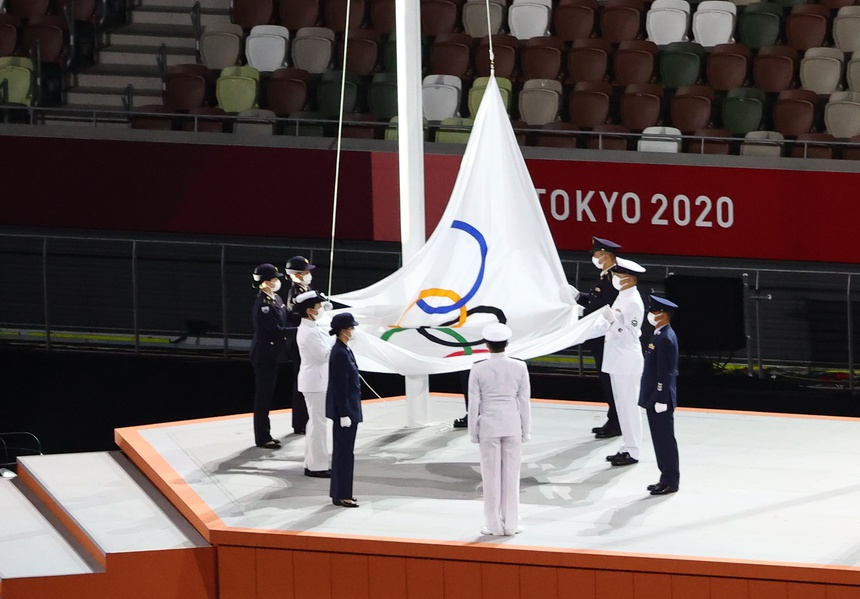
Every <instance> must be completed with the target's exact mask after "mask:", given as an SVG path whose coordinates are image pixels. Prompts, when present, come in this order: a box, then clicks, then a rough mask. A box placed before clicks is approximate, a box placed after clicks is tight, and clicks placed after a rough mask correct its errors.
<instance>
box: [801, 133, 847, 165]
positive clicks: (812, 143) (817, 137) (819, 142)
mask: <svg viewBox="0 0 860 599" xmlns="http://www.w3.org/2000/svg"><path fill="white" fill-rule="evenodd" d="M835 143H836V138H835V137H833V136H832V135H830V134H829V133H801V134H800V135H798V136H797V141H796V142H795V143H794V145H793V147H792V148H791V155H792V156H793V157H794V158H817V159H820V160H830V159H832V158H833V149H834V147H835Z"/></svg>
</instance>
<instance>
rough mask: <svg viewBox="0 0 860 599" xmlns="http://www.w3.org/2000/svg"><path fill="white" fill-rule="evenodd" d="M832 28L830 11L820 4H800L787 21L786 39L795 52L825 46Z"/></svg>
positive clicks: (793, 9)
mask: <svg viewBox="0 0 860 599" xmlns="http://www.w3.org/2000/svg"><path fill="white" fill-rule="evenodd" d="M829 26H830V11H829V10H828V9H827V8H826V7H824V6H822V5H820V4H798V5H797V6H795V7H794V8H792V9H791V13H790V14H789V15H788V18H787V19H786V21H785V38H786V41H787V43H788V45H789V46H791V47H792V48H794V49H795V50H801V51H803V50H808V49H809V48H818V47H821V46H823V45H824V41H825V40H826V39H827V30H828V27H829Z"/></svg>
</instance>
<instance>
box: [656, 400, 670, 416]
mask: <svg viewBox="0 0 860 599" xmlns="http://www.w3.org/2000/svg"><path fill="white" fill-rule="evenodd" d="M668 409H669V404H665V403H660V402H659V401H658V402H657V403H655V404H654V411H655V412H657V413H658V414H662V413H663V412H665V411H666V410H668Z"/></svg>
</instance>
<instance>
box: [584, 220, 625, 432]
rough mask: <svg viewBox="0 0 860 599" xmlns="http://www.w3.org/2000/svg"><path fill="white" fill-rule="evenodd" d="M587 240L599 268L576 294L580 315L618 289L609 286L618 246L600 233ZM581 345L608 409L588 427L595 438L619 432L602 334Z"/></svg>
mask: <svg viewBox="0 0 860 599" xmlns="http://www.w3.org/2000/svg"><path fill="white" fill-rule="evenodd" d="M591 242H592V247H591V262H592V263H593V264H594V266H596V267H597V268H599V269H600V278H599V279H598V280H597V283H595V285H594V286H593V287H592V288H591V289H590V290H589V291H583V292H580V294H579V297H577V298H576V301H577V303H579V305H580V306H582V307H583V308H584V310H583V312H582V315H583V316H588V315H589V314H591V313H592V312H595V311H597V310H599V309H600V308H602V307H603V306H611V305H612V302H614V301H615V298H616V297H618V290H616V289H615V287H613V286H612V274H611V273H610V271H611V270H612V267H613V266H615V257H616V256H617V255H618V250H620V249H621V246H620V245H618V244H617V243H614V242H612V241H609V240H608V239H601V238H600V237H592V238H591ZM582 347H584V348H585V349H587V350H588V351H590V352H591V355H592V356H594V367H595V368H596V369H597V376H598V377H599V378H600V386H601V388H602V389H603V398H604V399H605V400H606V403H607V404H609V410H608V411H607V412H606V423H605V424H604V425H603V426H598V427H595V428H593V429H591V432H592V433H594V436H595V437H597V438H598V439H609V438H610V437H617V436H619V435H620V434H621V425H620V424H618V411H617V410H616V408H615V398H614V396H613V395H612V381H611V380H610V378H609V374H607V373H605V372H603V338H601V337H598V338H597V339H589V340H588V341H585V342H584V343H583V344H582Z"/></svg>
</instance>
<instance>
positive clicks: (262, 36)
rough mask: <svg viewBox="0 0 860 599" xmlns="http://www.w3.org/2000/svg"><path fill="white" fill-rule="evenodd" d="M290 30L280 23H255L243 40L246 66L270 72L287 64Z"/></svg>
mask: <svg viewBox="0 0 860 599" xmlns="http://www.w3.org/2000/svg"><path fill="white" fill-rule="evenodd" d="M289 43H290V31H289V30H288V29H287V28H286V27H281V26H280V25H257V26H256V27H254V28H253V29H251V33H250V34H248V38H247V39H246V40H245V56H246V57H247V59H248V66H251V67H254V68H255V69H257V70H258V71H260V72H261V73H271V72H272V71H277V70H278V69H280V68H281V67H285V66H287V50H288V48H289Z"/></svg>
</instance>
